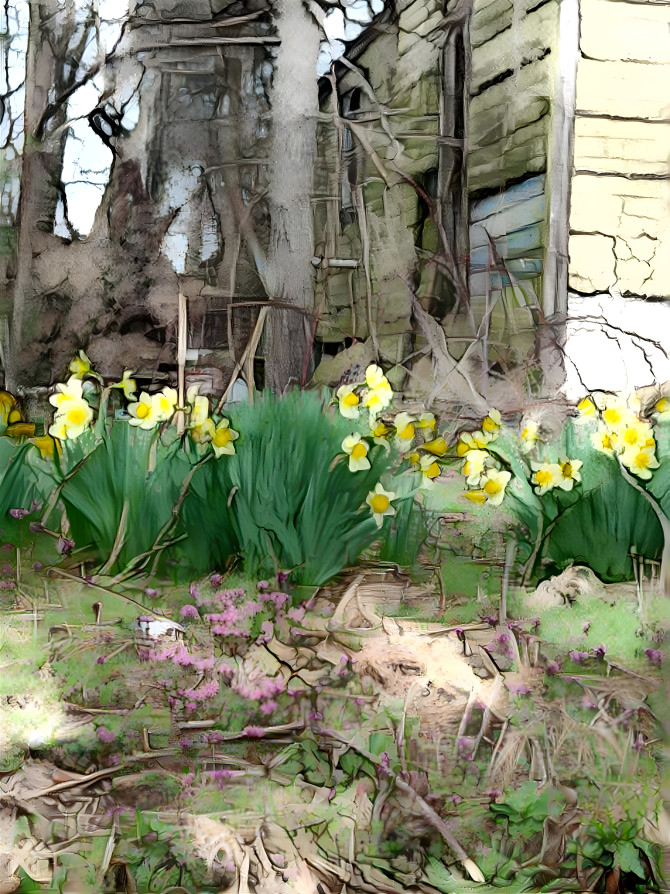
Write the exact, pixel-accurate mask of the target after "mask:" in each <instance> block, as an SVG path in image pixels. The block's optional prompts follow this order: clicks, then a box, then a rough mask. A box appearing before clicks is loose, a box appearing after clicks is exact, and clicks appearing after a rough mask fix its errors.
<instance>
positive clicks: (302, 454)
mask: <svg viewBox="0 0 670 894" xmlns="http://www.w3.org/2000/svg"><path fill="white" fill-rule="evenodd" d="M231 416H232V421H233V423H234V426H235V428H236V429H237V430H238V431H239V432H240V438H239V442H237V446H236V453H235V455H234V456H230V457H228V456H223V457H219V458H218V459H217V460H216V461H215V462H214V463H212V464H211V465H210V467H209V468H207V469H205V468H204V467H203V468H202V469H199V470H198V471H197V472H196V473H195V474H194V476H193V482H192V483H193V489H192V491H191V494H190V495H189V499H188V500H187V504H188V505H187V507H185V516H184V518H185V521H186V520H188V519H191V518H196V519H197V518H198V515H199V513H200V511H201V510H202V511H203V512H205V513H209V516H210V517H211V516H212V507H213V506H214V505H216V506H217V507H218V512H219V513H220V514H221V520H222V523H221V524H219V525H217V524H216V523H215V524H213V525H212V527H211V528H210V530H209V531H208V534H207V537H208V541H209V542H210V543H211V546H210V547H208V548H209V550H210V555H211V556H212V557H214V556H217V555H218V557H219V558H220V557H221V556H222V555H223V554H224V553H225V551H226V549H227V548H229V546H228V544H229V543H232V538H231V536H230V527H229V525H228V521H229V520H230V525H231V527H232V530H233V531H234V534H235V539H236V542H237V546H238V548H239V550H240V553H241V555H242V556H243V557H244V561H245V565H246V568H247V571H248V573H249V574H254V573H259V574H274V573H276V571H277V570H279V569H294V571H293V574H292V580H293V581H295V582H298V583H309V584H314V585H319V584H322V583H324V582H325V581H327V580H329V579H330V578H332V577H333V576H334V575H335V574H337V573H338V572H339V571H341V570H342V569H343V568H345V567H347V566H348V565H350V564H352V563H353V562H355V560H356V559H357V558H358V556H359V555H360V553H361V552H362V550H363V549H364V547H365V546H366V545H368V544H369V543H370V542H371V541H372V540H373V539H374V536H375V532H376V527H375V522H374V520H373V519H372V518H371V516H370V513H369V510H368V509H367V507H364V504H365V498H366V496H367V494H368V493H369V492H370V490H371V489H372V488H373V486H374V485H375V483H376V482H378V481H379V478H380V476H381V475H382V474H383V473H384V472H385V471H386V470H387V469H388V467H389V459H388V455H387V453H386V452H385V451H384V449H383V448H382V447H379V446H375V447H373V448H372V450H371V451H370V469H369V470H367V471H359V472H354V473H352V472H350V471H349V468H348V467H347V464H346V462H345V461H344V460H345V459H346V457H345V455H344V454H343V453H342V441H343V439H344V437H346V436H347V435H348V434H350V433H351V426H350V424H349V423H348V422H347V421H346V420H342V419H340V418H337V417H335V418H330V416H329V415H328V414H327V413H325V412H324V407H323V402H322V400H321V397H320V396H319V395H318V394H316V393H314V392H300V391H293V392H289V393H288V394H286V395H284V396H283V397H281V398H277V397H274V396H272V395H271V394H269V393H265V394H263V396H262V397H261V399H260V400H257V401H256V402H255V403H254V404H253V405H244V406H240V407H238V408H237V409H236V410H235V412H234V413H233V414H231ZM209 487H211V488H212V492H213V493H214V494H216V502H215V503H212V501H211V500H209V492H210V491H209ZM208 503H209V505H208ZM361 507H364V508H363V509H362V508H361ZM228 510H229V512H228Z"/></svg>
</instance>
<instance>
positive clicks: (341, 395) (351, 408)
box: [336, 385, 361, 419]
mask: <svg viewBox="0 0 670 894" xmlns="http://www.w3.org/2000/svg"><path fill="white" fill-rule="evenodd" d="M357 387H358V386H356V385H340V387H339V388H338V389H337V394H336V396H337V400H338V402H339V405H340V415H341V416H344V418H345V419H357V418H358V414H359V411H360V403H361V400H360V398H359V396H358V395H357V394H356V392H355V389H356V388H357Z"/></svg>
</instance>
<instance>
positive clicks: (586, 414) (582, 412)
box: [577, 397, 596, 422]
mask: <svg viewBox="0 0 670 894" xmlns="http://www.w3.org/2000/svg"><path fill="white" fill-rule="evenodd" d="M577 412H578V413H579V415H578V417H577V422H589V421H590V420H591V419H595V418H596V405H595V404H594V402H593V400H592V398H590V397H583V398H582V399H581V400H580V401H579V403H578V404H577Z"/></svg>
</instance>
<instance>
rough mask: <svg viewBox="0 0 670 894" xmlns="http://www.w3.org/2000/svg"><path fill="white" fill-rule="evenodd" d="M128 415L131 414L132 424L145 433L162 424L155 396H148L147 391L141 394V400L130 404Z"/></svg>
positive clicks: (130, 420)
mask: <svg viewBox="0 0 670 894" xmlns="http://www.w3.org/2000/svg"><path fill="white" fill-rule="evenodd" d="M128 413H129V414H130V419H129V422H130V424H131V425H135V426H139V427H140V428H143V429H144V430H145V431H149V430H150V429H152V428H155V427H156V426H157V425H158V423H159V422H161V418H160V416H159V415H158V414H157V412H156V408H155V404H154V395H151V394H148V393H147V392H146V391H142V392H141V393H140V397H139V400H137V401H135V402H134V403H132V404H128Z"/></svg>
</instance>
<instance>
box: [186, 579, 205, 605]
mask: <svg viewBox="0 0 670 894" xmlns="http://www.w3.org/2000/svg"><path fill="white" fill-rule="evenodd" d="M188 592H189V595H190V596H191V598H192V599H193V600H194V601H195V604H196V605H202V597H201V596H200V591H199V590H198V588H197V587H196V585H195V584H191V586H190V587H189V588H188Z"/></svg>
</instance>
